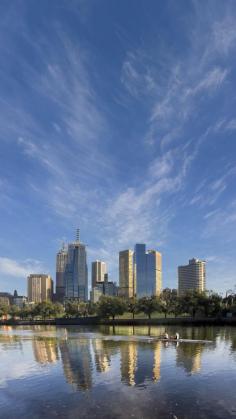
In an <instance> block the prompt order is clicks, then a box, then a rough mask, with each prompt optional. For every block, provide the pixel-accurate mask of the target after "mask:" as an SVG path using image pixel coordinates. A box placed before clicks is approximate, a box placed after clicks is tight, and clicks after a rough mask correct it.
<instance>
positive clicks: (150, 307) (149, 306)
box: [138, 297, 160, 319]
mask: <svg viewBox="0 0 236 419" xmlns="http://www.w3.org/2000/svg"><path fill="white" fill-rule="evenodd" d="M138 306H139V310H140V311H142V312H143V313H144V314H146V315H147V316H148V318H149V319H150V318H151V314H152V313H154V312H155V311H157V310H159V309H160V301H159V300H158V299H157V298H156V297H143V298H140V300H139V302H138Z"/></svg>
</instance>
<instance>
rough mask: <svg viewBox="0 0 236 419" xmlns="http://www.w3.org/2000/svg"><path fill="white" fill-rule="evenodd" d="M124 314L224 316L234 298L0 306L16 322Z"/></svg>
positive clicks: (165, 296)
mask: <svg viewBox="0 0 236 419" xmlns="http://www.w3.org/2000/svg"><path fill="white" fill-rule="evenodd" d="M126 312H128V313H131V315H132V317H133V318H135V315H137V314H138V313H144V314H145V315H146V316H148V318H151V316H152V314H153V313H154V312H157V313H162V314H164V316H165V317H167V316H168V315H169V316H175V317H177V316H179V315H184V314H185V315H189V316H192V317H195V316H196V315H200V316H204V317H209V316H218V315H225V314H226V312H231V313H236V295H235V294H231V295H228V296H227V297H225V298H222V297H221V296H220V295H218V294H216V293H197V292H189V293H187V294H186V295H184V296H182V297H178V296H177V293H176V290H170V289H165V290H164V291H163V292H162V294H161V296H160V297H143V298H140V299H136V298H131V299H129V300H124V299H122V298H119V297H108V296H103V297H101V298H100V300H99V302H98V303H97V304H92V303H91V302H88V303H84V302H77V301H68V302H66V304H65V306H63V305H62V304H60V303H55V304H54V303H52V302H42V303H39V304H35V305H33V306H29V305H26V306H24V307H23V308H21V309H20V308H19V307H17V306H14V305H13V306H4V305H0V318H1V317H3V316H7V315H8V316H10V317H12V318H20V319H35V318H42V319H50V318H55V317H86V316H91V315H98V316H100V317H102V318H110V317H112V318H113V319H114V318H115V317H116V316H118V315H120V316H121V315H123V314H124V313H126Z"/></svg>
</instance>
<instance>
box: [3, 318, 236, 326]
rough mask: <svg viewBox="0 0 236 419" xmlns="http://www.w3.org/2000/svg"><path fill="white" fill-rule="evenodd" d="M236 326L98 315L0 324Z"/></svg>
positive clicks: (227, 321) (235, 322)
mask: <svg viewBox="0 0 236 419" xmlns="http://www.w3.org/2000/svg"><path fill="white" fill-rule="evenodd" d="M36 325H39V326H40V325H42V326H70V325H71V326H73V325H74V326H75V325H78V326H162V325H164V326H165V325H168V326H171V325H182V326H227V325H228V326H236V317H234V318H195V319H194V318H191V317H182V318H180V317H177V318H166V319H165V318H160V319H158V318H154V319H114V320H113V319H100V318H98V317H85V318H84V317H79V318H58V319H46V320H12V319H9V320H1V321H0V326H36Z"/></svg>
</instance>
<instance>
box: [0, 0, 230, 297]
mask: <svg viewBox="0 0 236 419" xmlns="http://www.w3.org/2000/svg"><path fill="white" fill-rule="evenodd" d="M235 52H236V2H235V1H230V0H229V1H224V2H223V1H217V0H214V1H213V0H212V1H204V2H201V1H187V0H186V1H184V0H181V1H174V0H172V1H165V2H162V1H156V0H153V1H152V0H149V1H144V0H139V1H138V2H137V1H135V0H128V1H127V0H119V1H116V0H99V1H94V0H90V1H85V0H77V1H66V0H65V1H63V0H60V1H58V0H57V1H56V0H51V1H50V2H49V1H47V0H41V1H40V2H36V1H34V2H29V1H14V0H13V1H11V2H9V1H4V0H3V1H1V4H0V54H1V60H0V159H1V164H0V193H1V195H0V196H1V199H0V211H1V217H0V232H1V233H0V288H1V291H4V290H5V291H13V289H15V288H17V289H18V290H19V291H20V292H22V293H23V292H25V290H26V276H27V274H28V273H30V272H36V271H37V272H49V273H50V274H51V275H52V276H53V278H55V255H56V252H57V250H58V249H59V247H60V244H61V242H62V241H63V240H65V241H70V240H73V239H74V236H75V229H76V227H77V226H79V227H80V230H81V239H82V240H83V241H84V242H85V243H86V244H87V245H88V261H89V263H90V262H91V261H92V260H93V259H100V258H101V259H102V260H105V261H107V262H108V266H109V272H110V278H111V279H114V280H118V251H119V250H123V249H126V248H133V247H134V244H135V243H136V242H145V243H147V247H148V248H156V249H158V250H160V251H161V252H162V254H163V286H164V287H166V286H169V287H176V286H177V266H178V265H181V264H185V263H187V262H188V259H190V258H192V257H198V258H204V259H206V260H207V288H208V289H214V290H217V291H220V292H222V291H225V290H227V289H230V288H233V287H234V285H235V284H236V274H235V260H236V257H235V256H236V234H235V232H236V188H235V178H236V142H235V139H236V111H235V109H236V73H235V70H236V55H235Z"/></svg>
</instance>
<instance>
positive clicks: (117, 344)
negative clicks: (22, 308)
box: [0, 326, 236, 419]
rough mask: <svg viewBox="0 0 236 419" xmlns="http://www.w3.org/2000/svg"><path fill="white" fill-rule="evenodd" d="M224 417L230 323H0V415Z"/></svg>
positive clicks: (233, 361) (231, 389) (231, 361)
mask: <svg viewBox="0 0 236 419" xmlns="http://www.w3.org/2000/svg"><path fill="white" fill-rule="evenodd" d="M177 329H178V332H179V333H180V336H181V337H182V338H188V339H202V340H211V341H212V342H211V343H201V342H198V343H184V342H183V343H169V344H168V343H166V342H161V341H155V340H154V339H153V337H155V336H160V335H162V334H163V333H164V332H165V330H167V332H168V333H169V334H174V333H175V332H176V331H177ZM149 336H150V337H151V338H149ZM231 417H236V328H234V327H214V326H212V327H181V326H180V327H177V326H175V327H166V328H165V327H149V328H148V327H146V326H145V327H131V326H130V327H124V326H117V327H110V326H100V327H93V328H92V327H90V328H88V327H81V326H73V327H72V326H71V327H57V328H56V327H54V326H24V327H23V326H22V327H10V326H5V327H1V328H0V418H3V419H7V418H24V419H25V418H26V419H27V418H31V419H32V418H33V419H38V418H44V419H48V418H73V419H74V418H88V419H90V418H103V419H108V418H109V419H110V418H114V419H115V418H136V419H141V418H148V419H149V418H178V419H182V418H183V419H184V418H191V419H193V418H231Z"/></svg>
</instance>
